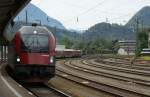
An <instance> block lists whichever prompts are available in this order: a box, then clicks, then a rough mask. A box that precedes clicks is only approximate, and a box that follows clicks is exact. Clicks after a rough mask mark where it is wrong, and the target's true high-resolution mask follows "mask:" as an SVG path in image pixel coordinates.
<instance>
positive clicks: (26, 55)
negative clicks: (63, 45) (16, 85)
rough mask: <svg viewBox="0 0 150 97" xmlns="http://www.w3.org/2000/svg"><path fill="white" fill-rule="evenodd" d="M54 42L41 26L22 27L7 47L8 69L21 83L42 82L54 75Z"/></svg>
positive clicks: (48, 32)
mask: <svg viewBox="0 0 150 97" xmlns="http://www.w3.org/2000/svg"><path fill="white" fill-rule="evenodd" d="M55 48H56V41H55V38H54V36H53V34H52V33H51V32H50V31H49V30H48V29H47V28H46V27H43V26H37V25H34V26H23V27H22V28H21V29H20V30H19V31H18V32H16V33H15V35H14V37H13V40H12V42H11V44H10V45H9V47H8V54H9V55H8V62H9V68H10V70H11V71H12V73H13V75H15V78H17V79H18V80H20V81H23V82H43V81H47V80H48V79H50V78H52V77H54V75H55Z"/></svg>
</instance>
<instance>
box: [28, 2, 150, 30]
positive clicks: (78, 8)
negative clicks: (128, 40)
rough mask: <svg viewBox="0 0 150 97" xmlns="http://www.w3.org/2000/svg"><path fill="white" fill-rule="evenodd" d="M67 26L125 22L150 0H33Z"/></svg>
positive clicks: (71, 27)
mask: <svg viewBox="0 0 150 97" xmlns="http://www.w3.org/2000/svg"><path fill="white" fill-rule="evenodd" d="M31 3H32V4H34V5H36V6H37V7H39V8H40V9H41V10H43V11H44V12H45V13H46V14H47V15H48V16H50V17H52V18H54V19H57V20H58V21H60V22H61V23H62V24H63V25H64V26H65V27H66V28H68V29H75V30H86V29H88V28H89V27H91V26H93V25H94V24H97V23H100V22H108V23H118V24H125V23H127V22H128V20H129V19H130V18H131V17H132V16H133V15H134V14H135V13H136V12H137V11H139V10H140V9H141V8H142V7H144V6H150V0H32V1H31Z"/></svg>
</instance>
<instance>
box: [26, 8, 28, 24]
mask: <svg viewBox="0 0 150 97" xmlns="http://www.w3.org/2000/svg"><path fill="white" fill-rule="evenodd" d="M25 14H26V24H28V11H27V10H26V11H25Z"/></svg>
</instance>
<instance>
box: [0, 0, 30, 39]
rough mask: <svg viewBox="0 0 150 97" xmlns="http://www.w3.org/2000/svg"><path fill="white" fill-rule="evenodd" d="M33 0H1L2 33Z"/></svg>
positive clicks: (0, 19) (0, 29) (0, 21)
mask: <svg viewBox="0 0 150 97" xmlns="http://www.w3.org/2000/svg"><path fill="white" fill-rule="evenodd" d="M29 1H31V0H0V34H1V36H2V33H3V31H4V29H5V27H6V25H7V24H8V23H10V21H11V20H13V19H14V18H15V16H16V15H17V14H18V13H19V12H20V11H21V9H22V8H24V7H25V6H26V5H27V4H28V3H29Z"/></svg>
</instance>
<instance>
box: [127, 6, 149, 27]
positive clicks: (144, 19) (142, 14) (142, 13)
mask: <svg viewBox="0 0 150 97" xmlns="http://www.w3.org/2000/svg"><path fill="white" fill-rule="evenodd" d="M137 20H138V23H139V25H143V26H145V27H150V7H149V6H146V7H143V8H142V9H141V10H139V11H138V12H137V13H136V14H135V15H134V16H133V17H132V18H131V19H130V20H129V22H128V23H127V24H126V27H130V28H135V27H136V25H137Z"/></svg>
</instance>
